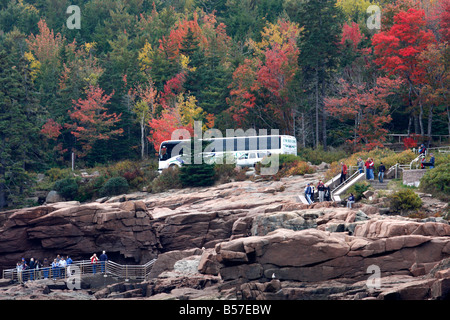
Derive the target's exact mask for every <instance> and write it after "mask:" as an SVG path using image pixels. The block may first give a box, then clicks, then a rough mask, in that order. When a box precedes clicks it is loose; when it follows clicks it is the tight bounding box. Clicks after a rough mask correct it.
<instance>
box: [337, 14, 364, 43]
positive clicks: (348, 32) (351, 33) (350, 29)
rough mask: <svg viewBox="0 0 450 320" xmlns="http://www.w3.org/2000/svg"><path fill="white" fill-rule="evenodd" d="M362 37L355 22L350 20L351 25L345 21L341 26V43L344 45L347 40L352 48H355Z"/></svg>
mask: <svg viewBox="0 0 450 320" xmlns="http://www.w3.org/2000/svg"><path fill="white" fill-rule="evenodd" d="M362 38H363V35H362V33H361V30H360V29H359V24H357V23H356V22H354V21H352V25H349V24H347V23H346V24H344V26H343V27H342V38H341V45H344V44H345V43H346V42H347V41H348V42H350V43H351V44H352V46H353V49H354V50H356V48H357V47H358V45H359V43H360V42H361V40H362Z"/></svg>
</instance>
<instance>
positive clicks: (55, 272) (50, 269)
mask: <svg viewBox="0 0 450 320" xmlns="http://www.w3.org/2000/svg"><path fill="white" fill-rule="evenodd" d="M72 263H73V260H72V259H71V258H70V256H67V257H66V258H64V257H62V256H60V255H59V254H58V255H57V256H56V258H54V259H53V261H52V262H50V260H49V259H48V258H45V259H44V260H43V261H42V262H41V261H40V260H39V259H34V258H30V261H27V260H26V259H25V258H22V260H21V261H19V262H17V264H16V271H17V278H18V280H19V282H26V281H28V280H37V279H48V278H50V277H52V278H53V279H54V280H55V279H57V278H61V277H64V276H65V275H66V270H67V267H69V266H70V265H71V264H72Z"/></svg>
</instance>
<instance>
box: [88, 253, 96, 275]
mask: <svg viewBox="0 0 450 320" xmlns="http://www.w3.org/2000/svg"><path fill="white" fill-rule="evenodd" d="M90 259H91V264H92V273H93V274H95V273H96V272H97V263H98V258H97V255H96V254H95V253H94V254H93V255H92V257H91V258H90Z"/></svg>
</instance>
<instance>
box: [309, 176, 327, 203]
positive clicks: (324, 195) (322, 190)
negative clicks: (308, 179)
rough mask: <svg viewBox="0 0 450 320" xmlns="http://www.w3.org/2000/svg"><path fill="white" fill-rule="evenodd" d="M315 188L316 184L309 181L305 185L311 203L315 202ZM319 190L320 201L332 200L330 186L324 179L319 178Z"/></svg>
mask: <svg viewBox="0 0 450 320" xmlns="http://www.w3.org/2000/svg"><path fill="white" fill-rule="evenodd" d="M315 190H316V189H315V187H314V184H312V183H308V184H307V185H306V187H305V198H306V201H308V203H309V204H312V203H314V194H315ZM317 191H318V194H319V202H323V201H331V190H330V187H328V186H326V185H325V184H324V183H323V181H322V180H319V183H318V184H317Z"/></svg>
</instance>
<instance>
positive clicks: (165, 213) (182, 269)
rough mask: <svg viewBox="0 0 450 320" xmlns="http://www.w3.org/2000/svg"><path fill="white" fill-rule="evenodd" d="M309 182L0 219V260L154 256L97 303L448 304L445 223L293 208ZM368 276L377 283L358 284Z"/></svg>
mask: <svg viewBox="0 0 450 320" xmlns="http://www.w3.org/2000/svg"><path fill="white" fill-rule="evenodd" d="M318 178H319V177H318V176H317V175H310V176H306V177H300V176H294V177H289V178H283V179H282V180H281V181H277V182H273V181H259V182H251V181H243V182H233V183H228V184H223V185H219V186H216V187H211V188H198V189H183V190H172V191H170V192H166V193H161V194H153V195H152V194H147V193H138V194H132V195H123V196H119V197H114V198H110V199H107V198H105V199H99V200H98V201H97V202H95V203H89V204H79V203H75V202H65V203H64V202H61V203H55V204H48V205H43V206H40V207H35V208H25V209H21V210H16V211H9V212H4V213H2V214H1V217H0V265H1V266H3V267H11V266H14V264H15V262H17V261H18V260H20V258H21V257H22V256H25V257H35V258H39V259H42V258H44V257H53V256H56V254H63V255H66V254H69V255H71V256H72V258H73V259H74V260H79V259H87V258H89V257H90V255H92V253H93V252H97V253H99V252H100V251H101V250H106V251H107V252H108V254H109V257H110V259H112V260H114V261H117V262H122V263H136V264H143V263H145V262H147V261H148V260H150V259H152V258H155V257H157V258H158V259H157V262H156V263H155V265H154V267H153V270H152V274H151V280H148V281H146V282H143V283H140V284H139V285H138V286H136V287H131V288H130V287H129V286H128V287H129V290H125V289H124V288H125V287H126V286H123V285H122V286H117V285H111V286H109V287H107V288H104V289H102V290H100V291H95V295H94V297H95V298H97V299H112V298H126V297H136V296H138V297H140V298H148V299H154V298H172V297H176V298H181V299H193V298H199V297H203V298H204V297H207V298H214V299H229V298H233V299H234V298H243V299H370V298H382V299H388V298H398V299H444V298H448V297H449V292H450V269H449V267H450V262H449V261H450V259H449V258H450V225H449V224H448V222H447V221H445V220H442V219H435V218H430V219H426V220H418V219H409V218H405V217H400V216H390V215H382V214H380V212H379V209H378V207H379V206H377V205H371V204H365V205H361V204H359V205H357V206H356V208H354V209H347V208H344V207H340V206H339V205H338V204H335V203H330V202H325V203H315V204H313V205H311V206H307V205H304V204H301V203H299V202H297V195H298V194H299V193H301V192H302V191H303V189H304V186H305V184H306V183H308V182H313V183H316V182H317V179H318ZM373 270H375V271H373ZM373 272H374V273H373ZM375 272H379V277H378V274H375ZM372 273H373V274H374V275H377V278H376V279H375V280H381V286H374V287H372V286H370V285H368V282H367V281H368V280H370V279H372V278H373V277H371V275H372ZM126 292H128V295H127V293H126ZM130 292H132V294H131V293H130ZM92 293H94V292H92Z"/></svg>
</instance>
